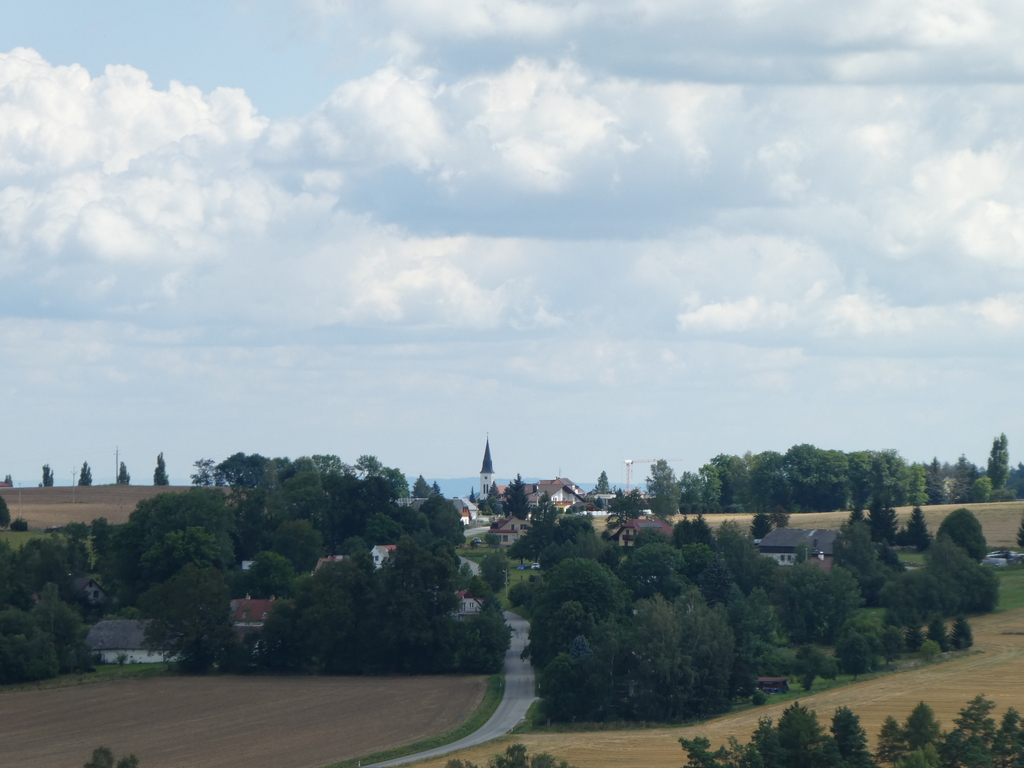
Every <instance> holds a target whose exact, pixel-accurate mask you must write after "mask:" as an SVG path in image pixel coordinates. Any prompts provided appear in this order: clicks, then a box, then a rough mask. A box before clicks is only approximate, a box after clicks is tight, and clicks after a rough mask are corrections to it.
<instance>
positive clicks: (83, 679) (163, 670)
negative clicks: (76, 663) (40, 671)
mask: <svg viewBox="0 0 1024 768" xmlns="http://www.w3.org/2000/svg"><path fill="white" fill-rule="evenodd" d="M169 668H170V665H169V664H166V663H162V662H161V663H158V664H125V665H123V666H121V665H118V664H101V665H100V666H98V667H96V671H95V672H72V673H71V674H69V675H58V676H57V677H51V678H49V679H47V680H35V681H33V682H31V683H12V684H10V685H0V694H4V693H21V692H23V691H42V690H45V689H48V688H72V687H74V686H76V685H88V684H89V683H107V682H110V681H111V680H139V679H142V678H146V677H162V676H163V675H166V674H168V670H169Z"/></svg>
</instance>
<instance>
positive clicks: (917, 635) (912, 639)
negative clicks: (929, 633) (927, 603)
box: [903, 624, 925, 653]
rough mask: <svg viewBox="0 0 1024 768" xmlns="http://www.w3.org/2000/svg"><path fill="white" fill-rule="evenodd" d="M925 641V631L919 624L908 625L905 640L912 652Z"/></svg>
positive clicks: (904, 635)
mask: <svg viewBox="0 0 1024 768" xmlns="http://www.w3.org/2000/svg"><path fill="white" fill-rule="evenodd" d="M924 641H925V637H924V632H922V631H921V627H919V626H918V625H917V624H914V625H912V626H909V627H907V631H906V632H905V633H904V634H903V642H904V643H905V644H906V646H907V650H908V651H910V652H911V653H915V652H916V651H917V650H918V649H919V648H920V647H921V643H923V642H924Z"/></svg>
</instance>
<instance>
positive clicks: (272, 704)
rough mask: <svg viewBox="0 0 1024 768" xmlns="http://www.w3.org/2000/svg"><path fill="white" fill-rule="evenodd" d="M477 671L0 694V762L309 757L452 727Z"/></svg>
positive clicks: (295, 764)
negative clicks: (110, 756)
mask: <svg viewBox="0 0 1024 768" xmlns="http://www.w3.org/2000/svg"><path fill="white" fill-rule="evenodd" d="M486 689H487V678H485V677H413V678H371V677H357V678H337V677H335V678H331V677H302V678H268V677H252V678H241V677H214V678H195V677H193V678H187V677H167V678H155V679H149V680H124V681H118V682H111V683H96V684H93V685H82V686H78V687H75V688H63V689H52V690H40V691H27V692H23V693H8V694H2V695H0V764H2V765H4V766H19V768H81V765H82V764H83V763H84V762H86V760H88V758H89V756H90V755H91V754H92V750H93V749H95V748H96V747H98V746H103V745H105V746H109V747H110V748H111V749H113V750H114V752H115V754H117V755H121V754H126V753H128V752H133V753H135V755H136V756H137V757H138V758H139V761H140V763H141V765H142V766H144V768H263V766H266V767H267V768H313V767H314V766H322V765H325V764H328V763H331V762H335V761H338V760H342V759H345V758H349V757H358V756H359V755H365V754H368V753H371V752H375V751H377V750H382V749H388V748H391V747H397V746H401V745H403V744H409V743H412V742H415V741H418V740H420V739H423V738H426V737H429V736H434V735H437V734H440V733H444V732H446V731H449V730H451V729H452V728H455V727H456V726H457V725H458V724H459V722H460V721H461V720H462V718H464V717H466V716H467V715H469V714H470V713H471V712H473V711H474V710H475V709H476V707H477V706H478V705H479V704H480V702H481V701H482V699H483V695H484V692H485V691H486Z"/></svg>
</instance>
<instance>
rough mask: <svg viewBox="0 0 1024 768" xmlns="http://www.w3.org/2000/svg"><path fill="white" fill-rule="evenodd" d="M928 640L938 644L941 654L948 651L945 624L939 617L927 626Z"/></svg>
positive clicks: (947, 636)
mask: <svg viewBox="0 0 1024 768" xmlns="http://www.w3.org/2000/svg"><path fill="white" fill-rule="evenodd" d="M928 639H929V640H934V641H935V642H936V643H938V646H939V648H941V649H942V652H943V653H945V652H946V651H948V650H949V634H948V633H947V632H946V623H945V622H944V621H943V620H942V617H941V616H936V617H935V618H934V619H932V620H931V622H930V623H929V624H928Z"/></svg>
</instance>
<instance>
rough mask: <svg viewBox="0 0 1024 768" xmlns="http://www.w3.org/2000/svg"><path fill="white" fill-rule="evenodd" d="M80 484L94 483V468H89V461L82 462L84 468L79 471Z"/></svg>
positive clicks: (88, 484)
mask: <svg viewBox="0 0 1024 768" xmlns="http://www.w3.org/2000/svg"><path fill="white" fill-rule="evenodd" d="M78 484H79V485H84V486H90V485H92V470H91V469H89V462H88V461H83V462H82V469H81V471H80V472H79V473H78Z"/></svg>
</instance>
